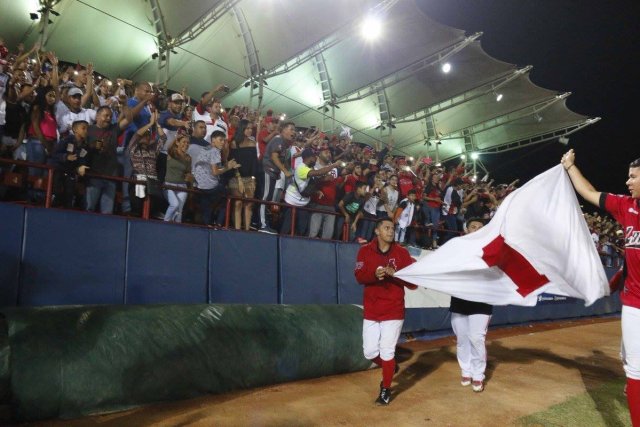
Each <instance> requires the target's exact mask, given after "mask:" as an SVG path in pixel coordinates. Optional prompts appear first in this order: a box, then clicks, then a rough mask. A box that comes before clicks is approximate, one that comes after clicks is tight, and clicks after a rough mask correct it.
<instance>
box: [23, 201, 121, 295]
mask: <svg viewBox="0 0 640 427" xmlns="http://www.w3.org/2000/svg"><path fill="white" fill-rule="evenodd" d="M25 221H26V226H25V234H26V235H25V239H24V249H23V254H24V255H23V259H22V266H21V269H20V274H21V287H20V293H19V304H20V305H58V304H122V302H123V298H124V295H123V289H124V271H125V267H124V260H125V252H126V233H127V230H126V226H127V220H126V219H124V218H118V217H114V216H106V215H97V214H86V213H82V212H74V211H63V210H54V209H41V208H27V209H26V215H25Z"/></svg>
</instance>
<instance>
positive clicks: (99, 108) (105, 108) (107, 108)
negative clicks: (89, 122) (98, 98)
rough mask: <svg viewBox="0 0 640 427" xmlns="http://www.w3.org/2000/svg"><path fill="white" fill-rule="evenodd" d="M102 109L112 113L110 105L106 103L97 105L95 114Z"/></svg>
mask: <svg viewBox="0 0 640 427" xmlns="http://www.w3.org/2000/svg"><path fill="white" fill-rule="evenodd" d="M102 110H109V112H110V113H113V112H112V111H111V107H109V106H108V105H103V106H101V107H98V109H97V110H96V115H98V114H100V111H102Z"/></svg>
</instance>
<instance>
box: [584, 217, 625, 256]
mask: <svg viewBox="0 0 640 427" xmlns="http://www.w3.org/2000/svg"><path fill="white" fill-rule="evenodd" d="M584 218H585V220H586V221H587V226H588V227H589V231H590V232H591V238H592V239H593V243H594V244H595V245H596V248H597V249H598V253H600V257H601V258H602V262H603V264H604V265H605V266H607V267H619V266H620V264H621V263H622V260H623V258H624V231H623V230H622V228H621V227H620V224H618V223H617V222H616V221H615V220H614V219H613V218H611V217H609V216H605V215H600V214H598V213H597V212H596V213H593V214H590V213H585V214H584Z"/></svg>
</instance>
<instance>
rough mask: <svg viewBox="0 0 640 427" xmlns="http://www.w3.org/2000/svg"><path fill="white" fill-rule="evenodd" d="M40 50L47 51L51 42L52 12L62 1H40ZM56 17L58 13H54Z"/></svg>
mask: <svg viewBox="0 0 640 427" xmlns="http://www.w3.org/2000/svg"><path fill="white" fill-rule="evenodd" d="M39 3H40V10H39V12H40V26H41V28H40V50H46V49H45V46H46V44H47V42H48V41H49V31H48V30H49V19H50V16H51V11H52V10H53V8H54V7H55V5H57V4H58V3H60V0H40V2H39ZM53 13H54V15H57V14H58V13H57V12H56V11H54V12H53Z"/></svg>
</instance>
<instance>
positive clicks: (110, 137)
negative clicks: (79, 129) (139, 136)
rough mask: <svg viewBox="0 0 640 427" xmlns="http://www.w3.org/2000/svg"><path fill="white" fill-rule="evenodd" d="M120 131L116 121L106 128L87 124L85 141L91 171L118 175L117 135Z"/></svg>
mask: <svg viewBox="0 0 640 427" xmlns="http://www.w3.org/2000/svg"><path fill="white" fill-rule="evenodd" d="M121 133H122V130H121V129H120V126H119V125H118V124H117V123H112V124H110V125H109V126H108V127H106V128H104V129H103V128H99V127H98V126H96V125H91V126H89V130H88V133H87V142H88V145H89V158H88V161H87V164H88V166H89V167H90V169H89V171H90V172H91V173H96V174H100V175H108V176H118V170H119V164H118V157H117V152H116V150H117V147H118V136H119V135H120V134H121Z"/></svg>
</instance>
